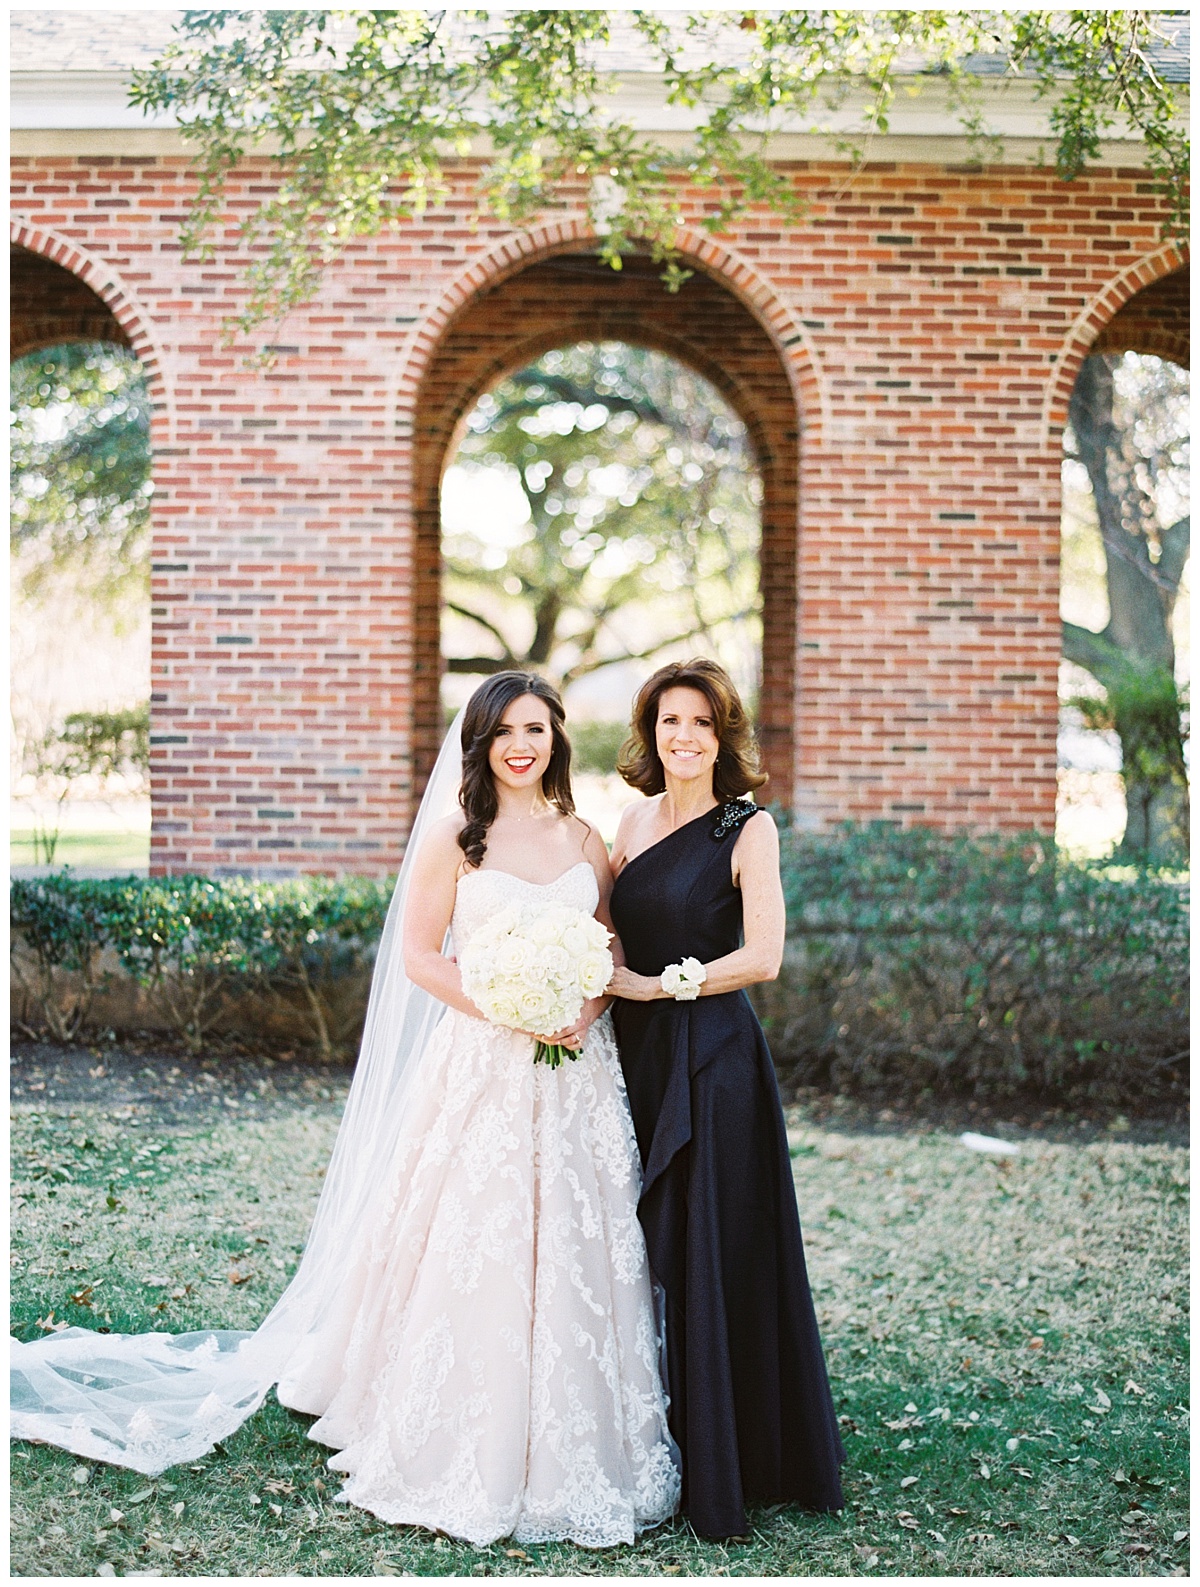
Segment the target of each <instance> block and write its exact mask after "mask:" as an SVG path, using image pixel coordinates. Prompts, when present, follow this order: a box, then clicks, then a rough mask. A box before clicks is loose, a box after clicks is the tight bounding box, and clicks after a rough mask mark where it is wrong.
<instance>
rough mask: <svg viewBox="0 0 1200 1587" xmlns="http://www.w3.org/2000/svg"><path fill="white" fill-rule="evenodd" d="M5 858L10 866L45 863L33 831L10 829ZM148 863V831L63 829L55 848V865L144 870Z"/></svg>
mask: <svg viewBox="0 0 1200 1587" xmlns="http://www.w3.org/2000/svg"><path fill="white" fill-rule="evenodd" d="M8 861H9V864H10V865H40V864H42V863H44V861H43V856H42V854H41V853H40V852H37V851H35V849H34V845H33V833H32V831H19V830H18V831H10V832H9V835H8ZM149 863H150V834H149V833H148V832H88V831H80V832H63V833H60V834H59V839H58V845H57V847H56V848H55V851H54V864H55V865H56V866H59V865H97V866H100V865H102V866H105V867H107V868H108V869H110V870H114V871H116V870H121V869H124V868H126V867H128V868H129V869H130V870H144V869H145V868H146V866H147V865H148V864H149Z"/></svg>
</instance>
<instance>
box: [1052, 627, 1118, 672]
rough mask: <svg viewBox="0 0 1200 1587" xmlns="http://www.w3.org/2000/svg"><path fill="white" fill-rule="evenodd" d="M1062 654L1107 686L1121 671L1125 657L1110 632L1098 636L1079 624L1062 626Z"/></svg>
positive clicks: (1105, 631)
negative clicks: (1110, 636)
mask: <svg viewBox="0 0 1200 1587" xmlns="http://www.w3.org/2000/svg"><path fill="white" fill-rule="evenodd" d="M1062 653H1063V655H1064V656H1065V658H1066V659H1067V660H1068V661H1072V662H1074V663H1075V665H1076V666H1077V667H1083V668H1084V670H1085V671H1087V672H1090V673H1091V675H1092V677H1093V678H1095V680H1096V682H1097V683H1102V684H1106V685H1107V683H1108V680H1109V679H1110V678H1113V677H1115V675H1116V674H1117V673H1118V672H1119V671H1120V670H1121V667H1122V665H1123V664H1124V659H1125V658H1124V655H1123V653H1122V651H1121V650H1120V649H1118V647H1117V646H1116V645H1114V644H1113V642H1112V640H1111V639H1109V638H1108V630H1107V629H1105V630H1104V632H1103V633H1100V634H1097V633H1095V632H1093V630H1092V629H1090V628H1082V627H1080V625H1079V624H1078V623H1064V624H1063V625H1062Z"/></svg>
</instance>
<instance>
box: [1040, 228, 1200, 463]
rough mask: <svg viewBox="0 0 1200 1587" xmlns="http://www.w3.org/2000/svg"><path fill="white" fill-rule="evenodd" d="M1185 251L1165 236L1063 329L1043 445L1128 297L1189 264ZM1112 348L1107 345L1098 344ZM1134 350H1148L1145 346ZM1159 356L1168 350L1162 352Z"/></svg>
mask: <svg viewBox="0 0 1200 1587" xmlns="http://www.w3.org/2000/svg"><path fill="white" fill-rule="evenodd" d="M1187 263H1188V252H1187V249H1186V247H1185V246H1184V245H1183V244H1182V243H1180V242H1165V243H1163V244H1162V246H1161V247H1159V248H1156V249H1155V251H1154V252H1153V253H1151V254H1146V255H1145V256H1144V257H1143V258H1141V259H1139V260H1137V261H1136V263H1134V264H1132V265H1129V266H1128V267H1127V268H1126V269H1125V270H1122V271H1121V272H1120V274H1119V275H1115V276H1113V277H1112V279H1111V280H1110V281H1107V282H1106V283H1105V284H1104V286H1102V287H1101V288H1100V290H1099V291H1098V292H1097V293H1096V294H1095V295H1094V296H1093V297H1092V299H1091V301H1090V302H1089V303H1088V304H1087V305H1086V307H1085V308H1084V309H1083V310H1082V312H1081V313H1080V314H1079V316H1078V318H1077V319H1076V321H1075V323H1074V324H1073V325H1072V327H1071V329H1070V330H1069V331H1068V332H1067V335H1066V337H1065V338H1064V340H1063V343H1062V346H1061V347H1060V349H1059V351H1058V355H1057V358H1056V360H1055V372H1054V375H1053V378H1052V379H1051V380H1050V382H1049V384H1048V385H1047V388H1046V397H1045V402H1044V404H1043V407H1042V442H1043V445H1044V446H1046V448H1047V449H1049V448H1050V446H1051V445H1052V444H1053V443H1054V441H1055V440H1056V439H1057V437H1058V436H1059V435H1061V432H1062V429H1063V426H1064V425H1065V424H1066V422H1067V409H1068V407H1069V405H1070V402H1071V393H1072V391H1074V389H1075V381H1076V380H1077V379H1078V376H1079V370H1080V368H1081V366H1082V364H1083V361H1084V359H1085V358H1086V357H1087V356H1088V354H1089V353H1090V352H1091V351H1092V349H1093V347H1095V345H1096V343H1097V341H1098V340H1099V339H1101V338H1102V337H1103V336H1104V334H1105V331H1106V329H1107V327H1108V326H1109V325H1110V324H1111V323H1112V322H1113V321H1115V320H1116V319H1117V317H1118V315H1119V314H1120V312H1121V310H1122V309H1123V308H1124V307H1125V305H1126V304H1127V303H1128V302H1129V301H1130V299H1131V298H1134V297H1136V296H1138V295H1139V294H1140V293H1142V292H1143V291H1145V290H1146V289H1147V288H1149V287H1153V286H1155V285H1156V283H1158V282H1160V281H1162V280H1163V279H1164V278H1165V277H1167V276H1171V275H1175V274H1176V273H1177V272H1179V271H1181V270H1185V269H1186V268H1187ZM1101 350H1102V351H1111V350H1112V349H1111V348H1102V349H1101ZM1135 350H1136V351H1144V352H1151V351H1154V350H1155V349H1153V348H1151V347H1149V346H1146V347H1143V348H1137V349H1135ZM1161 356H1164V357H1166V356H1169V355H1168V354H1165V353H1164V354H1162V355H1161Z"/></svg>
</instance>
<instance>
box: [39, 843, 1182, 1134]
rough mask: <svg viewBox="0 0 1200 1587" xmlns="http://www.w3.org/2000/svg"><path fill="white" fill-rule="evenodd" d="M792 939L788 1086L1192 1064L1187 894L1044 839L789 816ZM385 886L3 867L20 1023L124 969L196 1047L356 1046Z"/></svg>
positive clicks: (957, 1084)
mask: <svg viewBox="0 0 1200 1587" xmlns="http://www.w3.org/2000/svg"><path fill="white" fill-rule="evenodd" d="M782 860H783V877H784V890H785V895H786V898H787V905H788V921H789V927H788V944H787V950H786V953H785V959H784V966H783V970H782V972H781V974H780V977H779V979H778V981H776V982H774V983H772V984H770V985H768V986H763V987H759V988H756V989H755V992H754V999H755V1003H756V1005H757V1007H758V1009H759V1012H760V1014H761V1016H762V1018H763V1022H764V1024H765V1026H766V1028H767V1033H768V1036H769V1038H770V1041H771V1045H772V1050H773V1052H774V1054H775V1058H776V1063H777V1066H778V1068H779V1072H780V1077H781V1080H782V1081H783V1083H784V1085H785V1088H790V1087H791V1086H795V1085H801V1084H817V1085H823V1086H833V1087H835V1088H838V1089H848V1090H849V1089H853V1090H859V1091H861V1090H870V1089H871V1088H875V1087H891V1088H895V1087H902V1088H903V1089H905V1090H907V1091H909V1092H918V1091H922V1090H930V1089H931V1090H934V1091H943V1092H955V1093H959V1094H971V1095H975V1096H978V1097H1003V1096H1011V1095H1013V1094H1015V1093H1018V1092H1024V1091H1029V1092H1037V1093H1039V1094H1040V1095H1042V1096H1044V1097H1062V1098H1077V1099H1079V1098H1085V1097H1090V1098H1095V1099H1097V1100H1102V1101H1106V1102H1116V1103H1120V1104H1121V1105H1128V1106H1131V1107H1137V1106H1139V1105H1140V1104H1142V1103H1145V1102H1147V1101H1153V1100H1156V1099H1158V1098H1161V1097H1165V1096H1168V1095H1171V1094H1174V1093H1176V1092H1177V1091H1178V1090H1179V1089H1180V1088H1181V1087H1182V1086H1183V1085H1184V1084H1185V1081H1186V1064H1187V999H1188V962H1187V943H1188V893H1187V889H1186V887H1184V886H1183V885H1181V884H1180V883H1179V882H1178V881H1176V880H1174V879H1172V878H1171V877H1169V876H1167V875H1164V874H1160V873H1155V872H1150V871H1146V872H1133V871H1124V872H1119V873H1118V872H1113V871H1110V870H1105V869H1104V868H1102V867H1094V866H1093V867H1089V866H1082V865H1076V864H1071V863H1069V862H1068V861H1066V860H1065V859H1064V858H1063V857H1062V856H1061V855H1060V854H1058V853H1057V852H1056V851H1055V849H1054V847H1053V845H1051V844H1048V843H1047V842H1046V841H1045V840H1044V839H1038V838H1034V837H1029V836H1018V837H1007V838H996V839H981V838H962V837H945V836H942V835H939V834H936V833H932V832H929V831H927V830H924V829H917V830H913V831H907V832H902V831H898V830H895V829H893V828H889V827H886V826H872V827H847V828H844V829H841V830H839V831H836V832H833V833H829V834H825V835H820V836H814V835H811V834H805V833H801V832H798V831H796V830H788V829H786V828H785V830H784V831H783V833H782ZM390 892H391V887H390V884H387V883H376V882H371V881H366V880H350V881H340V882H334V881H329V880H326V879H323V878H299V879H296V880H288V881H276V882H266V881H249V880H243V879H236V878H235V879H230V880H213V879H211V878H205V877H195V876H188V877H172V878H165V879H161V880H160V879H154V878H152V879H149V880H146V879H142V878H132V877H130V878H120V879H115V880H107V881H87V880H82V879H77V878H75V877H73V876H72V875H71V873H70V872H69V871H62V872H58V873H56V874H54V875H52V876H48V877H45V878H40V879H37V880H16V881H14V882H13V884H12V926H13V934H12V941H13V952H14V971H15V975H16V979H17V982H18V987H19V989H20V991H21V992H22V996H21V998H20V1000H19V1001H20V1004H21V1007H20V1008H19V1010H18V1020H19V1023H21V1024H22V1025H23V1027H24V1028H25V1029H27V1030H34V1029H41V1030H46V1031H49V1032H50V1033H51V1034H52V1035H53V1036H55V1037H56V1038H57V1039H59V1040H67V1039H71V1038H72V1037H74V1036H76V1035H77V1034H79V1033H80V1032H81V1031H82V1030H84V1029H85V1028H86V1026H87V1025H88V1023H89V1020H90V1019H91V1017H92V1011H93V1007H94V1006H95V1002H96V998H97V994H98V993H99V992H100V991H101V990H102V989H103V987H104V985H105V981H106V978H111V977H112V976H113V975H114V974H116V973H119V972H120V971H122V970H123V971H124V972H125V973H126V974H127V975H129V976H132V977H133V978H135V980H136V981H137V982H138V984H139V985H140V986H141V987H143V988H144V989H145V995H146V999H147V1001H148V1003H149V1004H150V1006H151V1008H152V1009H153V1011H154V1014H155V1016H156V1019H157V1021H158V1022H159V1023H160V1024H165V1025H167V1026H168V1027H170V1028H171V1029H173V1030H175V1031H176V1032H178V1033H179V1035H180V1036H182V1037H183V1039H184V1040H185V1041H186V1042H187V1044H188V1046H189V1047H190V1048H191V1049H192V1050H193V1051H199V1050H200V1048H201V1047H202V1046H203V1045H204V1042H205V1040H206V1038H207V1037H208V1036H209V1035H210V1033H211V1032H212V1031H213V1030H214V1028H217V1027H218V1026H219V1025H221V1024H224V1025H226V1026H228V1024H229V1023H230V1021H231V1020H233V1021H234V1022H235V1023H236V1022H238V1021H241V1022H242V1023H243V1024H245V1025H247V1026H249V1027H251V1028H252V1027H253V1025H254V1022H255V1020H256V1018H257V1017H258V1014H259V1013H260V1012H261V1009H262V1006H263V1000H264V999H266V1001H267V1003H268V1005H270V1004H272V1003H279V1002H280V1001H283V1002H286V1003H287V1004H288V1006H289V1008H290V1009H291V1010H292V1013H293V1015H295V1013H296V1012H297V1011H298V1013H299V1015H300V1017H301V1018H302V1021H303V1024H304V1028H305V1032H306V1035H307V1038H308V1040H309V1041H310V1042H311V1043H312V1045H313V1046H314V1047H315V1048H316V1049H317V1050H318V1051H319V1052H320V1053H321V1054H322V1055H323V1056H325V1057H329V1056H332V1055H334V1054H337V1053H339V1052H340V1053H345V1054H349V1053H350V1052H352V1051H353V1047H354V1044H355V1041H356V1039H357V1035H358V1030H359V1029H360V1027H361V1020H362V1014H363V1010H364V1007H365V1000H366V989H367V985H368V983H369V978H370V972H371V967H372V964H373V960H374V953H375V947H376V944H377V941H378V937H379V932H380V929H381V927H382V923H383V917H384V914H385V913H386V909H387V902H388V898H389V896H390Z"/></svg>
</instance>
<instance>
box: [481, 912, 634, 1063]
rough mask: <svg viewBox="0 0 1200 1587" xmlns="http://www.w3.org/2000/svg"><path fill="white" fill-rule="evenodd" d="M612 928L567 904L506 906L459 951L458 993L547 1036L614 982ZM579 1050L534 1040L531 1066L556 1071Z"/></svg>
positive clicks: (501, 1021) (493, 1015)
mask: <svg viewBox="0 0 1200 1587" xmlns="http://www.w3.org/2000/svg"><path fill="white" fill-rule="evenodd" d="M609 936H610V933H609V932H608V931H606V930H605V928H604V927H603V926H602V925H601V924H600V922H599V921H598V920H596V919H595V918H594V917H593V916H591V915H585V914H584V913H583V911H582V910H581V909H571V908H569V907H568V906H567V905H565V904H551V905H550V906H549V907H546V906H539V907H538V908H537V909H536V910H530V909H522V908H521V907H520V905H518V904H510V905H509V906H508V908H507V909H502V910H501V911H500V913H499V914H498V915H493V916H492V918H491V920H489V921H488V923H487V924H486V925H485V926H481V927H480V928H479V930H478V931H477V932H475V934H474V935H473V936H472V938H471V940H470V942H468V943H467V945H466V947H465V948H464V949H463V951H462V953H461V954H460V955H459V969H460V971H461V972H462V985H463V991H464V992H465V993H466V994H467V996H468V997H469V998H470V999H471V1001H472V1002H473V1003H474V1004H475V1006H476V1007H477V1008H478V1009H480V1010H481V1011H482V1012H483V1013H484V1014H485V1015H486V1016H487V1018H488V1019H490V1020H492V1021H493V1023H494V1024H497V1025H507V1026H508V1027H509V1029H510V1030H528V1031H533V1033H534V1034H535V1035H537V1036H549V1035H552V1034H553V1033H554V1032H555V1031H556V1030H561V1029H562V1028H563V1026H564V1025H569V1024H571V1022H572V1021H573V1020H575V1019H578V1017H579V1011H580V1009H581V1008H582V1007H583V1005H584V1001H585V999H587V998H589V997H599V995H600V993H601V992H603V990H604V988H605V987H606V986H607V985H608V983H609V981H610V980H611V979H612V973H613V961H612V954H611V953H610V952H609V951H608V940H609ZM578 1056H579V1054H578V1053H574V1052H570V1051H569V1050H568V1049H567V1048H566V1047H563V1046H561V1045H559V1044H552V1043H549V1042H545V1041H539V1042H538V1044H537V1046H536V1048H535V1049H534V1054H533V1061H534V1063H545V1064H549V1065H550V1067H551V1068H552V1069H556V1068H557V1067H558V1065H559V1064H560V1063H561V1062H562V1061H563V1059H564V1058H577V1057H578Z"/></svg>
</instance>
